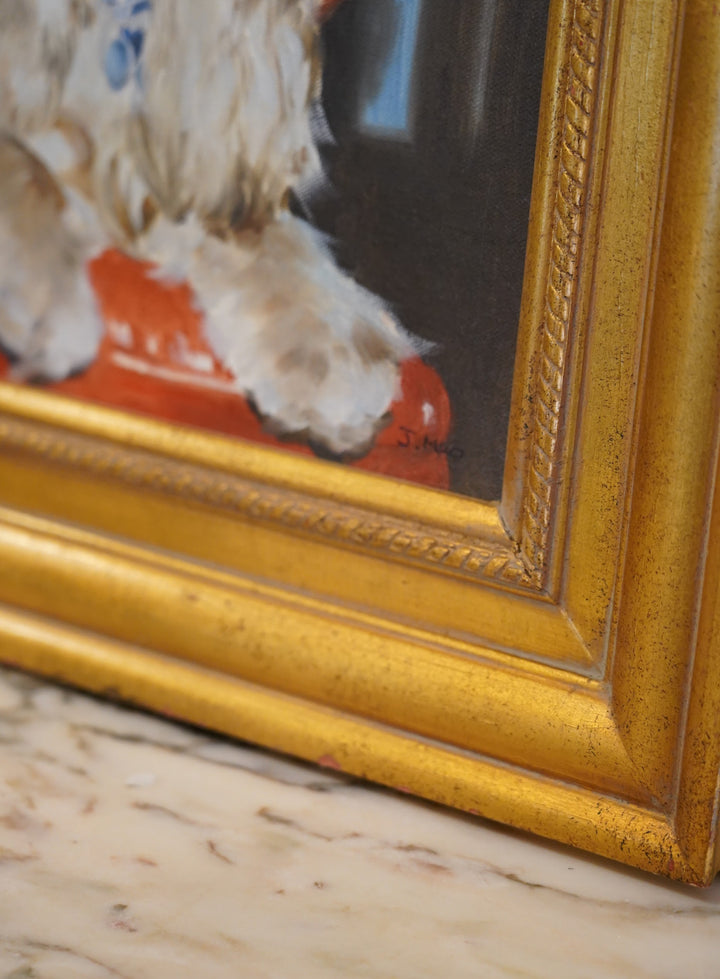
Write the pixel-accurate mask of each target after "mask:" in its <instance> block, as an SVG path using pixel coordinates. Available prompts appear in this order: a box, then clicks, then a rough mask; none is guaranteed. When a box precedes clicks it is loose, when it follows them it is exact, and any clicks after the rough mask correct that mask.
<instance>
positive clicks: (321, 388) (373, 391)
mask: <svg viewBox="0 0 720 979" xmlns="http://www.w3.org/2000/svg"><path fill="white" fill-rule="evenodd" d="M373 312H375V311H373ZM378 315H379V317H380V320H379V322H373V321H372V320H370V319H369V318H368V317H367V315H360V316H358V317H357V319H356V322H355V325H354V326H353V328H352V329H351V331H350V335H349V336H342V337H340V338H339V337H338V336H337V334H336V333H335V331H334V329H333V327H334V323H333V321H332V319H330V320H328V321H325V320H322V319H320V318H318V317H317V315H315V314H314V313H313V312H312V311H311V310H309V309H308V310H305V309H303V308H297V309H294V308H289V309H287V310H285V311H281V310H277V311H276V314H275V317H274V320H273V322H272V325H271V327H269V328H268V331H267V333H268V334H269V335H268V336H267V339H266V342H261V343H260V345H259V349H258V354H257V358H256V362H255V369H253V370H252V376H251V377H249V378H248V380H247V381H246V388H247V390H248V392H249V393H250V396H251V400H252V402H253V404H254V406H255V408H256V410H257V412H258V414H259V415H260V416H261V417H262V418H263V421H264V423H265V427H266V428H267V429H268V431H270V432H272V433H273V434H275V435H278V436H288V437H292V438H296V439H297V438H301V439H303V440H305V441H307V442H308V444H310V445H311V446H312V447H313V449H314V450H315V451H316V453H317V454H319V455H323V456H329V457H354V456H361V455H364V454H365V453H366V452H367V451H368V449H369V448H370V447H371V445H372V443H373V441H374V439H375V436H376V435H377V433H378V431H379V430H380V429H382V428H383V427H384V426H385V425H386V424H387V423H388V421H389V420H390V407H391V405H392V402H393V401H394V400H395V398H396V397H397V395H398V388H399V359H400V358H399V352H398V350H397V349H396V347H395V345H394V344H393V342H392V340H394V337H392V327H391V326H390V324H389V323H385V322H383V319H382V317H384V316H386V315H387V314H384V313H383V312H382V311H380V312H379V313H378ZM244 361H245V357H244V356H243V355H242V354H241V355H240V356H238V354H237V353H235V355H234V356H233V355H232V354H231V355H230V356H229V357H228V358H227V362H228V363H229V365H230V366H231V367H232V368H233V369H234V368H235V365H237V367H238V374H240V373H241V372H245V371H246V370H247V369H248V368H249V367H250V365H248V364H246V363H245V362H244Z"/></svg>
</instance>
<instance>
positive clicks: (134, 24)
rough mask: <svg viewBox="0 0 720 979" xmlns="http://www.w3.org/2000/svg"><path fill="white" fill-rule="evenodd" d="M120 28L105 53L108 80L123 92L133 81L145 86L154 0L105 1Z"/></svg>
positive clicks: (112, 86)
mask: <svg viewBox="0 0 720 979" xmlns="http://www.w3.org/2000/svg"><path fill="white" fill-rule="evenodd" d="M102 2H103V3H104V4H105V6H107V7H110V9H111V10H112V12H113V15H114V19H115V22H116V25H117V29H116V32H115V34H114V36H113V38H112V40H111V42H110V44H109V45H108V47H107V50H106V51H105V59H104V69H105V77H106V78H107V80H108V84H109V85H110V88H112V89H113V91H115V92H119V91H121V90H122V89H123V88H125V86H126V85H127V84H128V82H129V81H130V80H131V79H133V80H134V81H135V82H136V84H138V85H140V86H142V55H143V48H144V46H145V33H146V31H147V27H148V21H149V19H150V14H151V12H152V4H151V0H102Z"/></svg>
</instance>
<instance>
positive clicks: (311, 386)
mask: <svg viewBox="0 0 720 979" xmlns="http://www.w3.org/2000/svg"><path fill="white" fill-rule="evenodd" d="M121 2H130V0H109V2H108V0H0V341H1V342H2V343H3V344H4V346H5V347H6V348H8V349H9V350H10V351H11V352H12V353H14V354H15V355H16V357H17V358H18V361H19V367H18V369H19V371H20V373H22V374H35V375H42V376H45V377H48V378H52V379H55V378H58V377H62V376H64V375H66V374H68V373H70V372H72V371H73V370H77V369H82V368H83V367H84V366H85V365H86V364H87V363H89V362H90V361H92V359H93V357H94V356H95V354H96V351H97V346H98V343H99V338H100V336H101V331H102V327H101V324H100V322H99V319H98V316H97V313H96V311H95V308H94V305H93V300H92V296H91V294H90V289H89V287H88V286H87V282H86V279H85V266H86V263H87V261H88V259H89V258H90V257H92V255H94V254H95V253H97V252H98V251H99V250H100V249H102V248H104V247H107V246H108V245H110V244H114V245H117V246H120V247H123V248H125V249H126V250H127V251H129V252H130V253H131V254H135V255H137V256H139V257H142V258H145V259H149V260H151V261H153V262H155V263H156V264H157V265H158V272H157V274H158V275H159V276H161V277H162V276H165V277H176V278H177V277H183V278H186V279H187V280H188V281H189V283H190V284H191V286H192V287H193V289H194V291H195V294H196V297H197V301H198V304H199V306H200V308H201V309H202V310H203V312H204V314H205V321H206V330H207V336H208V340H209V343H210V345H211V347H212V349H213V350H214V352H215V353H216V355H217V356H218V358H219V359H220V360H221V361H222V362H223V363H224V364H225V365H226V366H227V367H228V368H229V369H230V370H231V371H232V372H233V374H234V376H235V378H236V382H237V385H238V388H239V389H240V390H242V391H243V392H244V393H245V394H246V395H247V396H248V397H249V398H250V399H251V400H252V402H253V403H254V404H255V406H256V407H257V410H258V411H259V413H260V414H261V415H262V416H263V417H265V418H266V419H267V424H268V426H269V427H270V428H271V429H272V430H275V431H277V432H281V433H287V434H295V435H299V434H303V435H305V436H306V437H307V438H308V440H309V441H311V442H312V443H315V444H317V445H319V446H322V447H323V449H324V450H327V451H330V452H333V453H337V454H342V453H348V452H358V451H362V450H363V449H364V448H365V447H367V445H368V444H369V443H370V442H371V440H372V438H373V435H374V433H375V432H376V430H377V428H378V426H379V425H380V424H382V422H383V419H384V417H385V416H386V413H387V412H388V409H389V407H390V405H391V403H392V400H393V398H394V397H395V396H396V394H397V385H398V363H399V362H400V361H401V360H402V359H403V358H404V357H407V356H410V355H411V354H412V353H413V350H414V345H413V341H412V340H411V339H410V338H409V337H408V336H407V335H406V334H405V333H404V332H403V331H402V329H401V328H400V327H399V326H398V324H397V323H396V322H395V320H394V319H393V317H392V316H391V315H390V313H389V312H388V311H387V309H385V308H384V307H383V304H382V303H381V302H380V301H379V300H378V299H377V298H376V297H374V296H372V295H371V294H369V293H368V292H367V291H366V290H364V289H362V288H360V287H359V286H358V285H357V284H356V283H354V282H353V281H352V280H351V279H349V278H348V277H347V276H345V275H344V274H343V273H341V272H340V271H339V270H338V268H337V266H336V264H335V262H334V261H333V259H332V257H331V254H330V251H329V249H328V247H327V244H326V242H325V241H324V239H323V238H322V236H321V235H319V234H318V233H317V232H316V231H314V230H313V229H312V228H310V227H309V226H308V225H307V224H305V223H304V222H303V221H301V220H299V219H297V218H295V217H293V216H291V215H290V214H289V213H288V212H287V210H286V208H285V200H286V196H287V192H288V190H289V189H291V188H293V187H294V186H297V185H300V184H307V183H312V181H313V179H314V178H315V176H316V175H317V172H318V168H319V161H318V156H317V151H316V148H315V146H314V144H313V139H312V135H311V126H310V115H311V113H310V110H311V106H312V105H313V102H314V100H316V99H317V98H318V96H319V71H318V65H317V55H316V40H317V14H318V6H319V2H320V0H203V2H202V3H201V2H198V0H152V13H151V14H150V15H149V18H148V19H149V27H148V30H147V34H146V38H145V45H144V48H143V49H142V63H141V71H142V74H141V75H137V76H134V77H133V79H131V80H130V81H129V82H128V84H126V85H125V86H123V87H122V88H119V89H118V90H117V91H115V90H113V89H112V88H111V87H110V85H109V84H108V83H107V80H106V78H105V75H104V72H103V53H104V52H105V51H106V50H107V47H108V45H109V44H110V43H111V40H112V36H113V32H114V31H116V30H117V11H116V9H114V6H115V7H117V4H118V3H121ZM18 188H19V190H18ZM10 256H12V257H13V262H12V263H11V262H10V261H9V258H10ZM39 283H42V288H40V289H38V284H39ZM33 291H35V293H36V295H34V297H33ZM38 297H40V298H38Z"/></svg>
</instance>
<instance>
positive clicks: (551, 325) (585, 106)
mask: <svg viewBox="0 0 720 979" xmlns="http://www.w3.org/2000/svg"><path fill="white" fill-rule="evenodd" d="M603 5H604V0H576V3H575V9H574V11H573V24H572V31H571V39H570V55H569V59H568V63H567V85H566V90H565V105H564V119H563V133H562V142H561V147H560V161H559V162H560V165H559V173H558V179H557V190H556V194H555V208H554V214H553V229H552V244H551V249H550V265H549V269H548V275H547V288H546V292H545V309H544V317H543V323H542V327H541V331H542V335H541V340H540V350H539V355H538V372H537V375H536V377H537V382H536V385H535V390H534V392H533V394H534V398H533V413H534V417H533V433H532V448H531V450H530V465H529V470H528V477H527V483H526V487H525V499H524V501H523V518H522V526H521V534H520V553H521V556H522V560H523V561H524V563H525V566H526V568H527V569H528V572H529V574H530V576H531V578H532V579H533V582H534V583H535V585H536V586H537V587H540V586H541V585H542V582H543V578H544V573H545V567H546V564H547V556H548V554H547V552H548V541H549V536H550V526H551V519H552V509H553V499H554V492H553V487H554V483H555V478H554V477H555V470H556V469H557V466H558V464H559V461H560V452H561V445H560V437H559V432H560V415H561V410H562V395H563V387H564V381H565V369H566V365H567V349H568V337H569V334H570V329H571V316H572V309H573V302H574V297H575V292H576V287H577V270H578V257H579V253H580V248H581V243H582V231H583V223H584V222H583V218H584V210H585V202H586V197H587V183H588V164H587V161H588V157H589V150H590V141H591V136H592V129H593V122H594V108H595V94H596V85H597V64H598V53H599V38H600V32H601V29H602V20H603V17H602V13H603V10H602V8H603Z"/></svg>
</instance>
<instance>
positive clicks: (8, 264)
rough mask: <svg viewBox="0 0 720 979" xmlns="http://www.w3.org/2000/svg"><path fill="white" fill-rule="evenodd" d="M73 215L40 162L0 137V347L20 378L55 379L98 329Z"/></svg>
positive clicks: (72, 366)
mask: <svg viewBox="0 0 720 979" xmlns="http://www.w3.org/2000/svg"><path fill="white" fill-rule="evenodd" d="M76 218H77V214H76V213H74V211H73V208H72V206H71V204H70V203H69V202H68V199H67V197H66V194H65V193H64V192H63V190H62V188H61V187H60V185H59V184H58V183H57V181H56V180H55V179H54V178H53V177H52V175H51V174H50V172H49V171H48V170H47V168H46V167H45V166H44V165H43V164H42V163H41V162H40V160H39V159H38V158H37V157H36V156H34V155H33V154H32V153H31V152H30V150H28V149H27V147H25V146H24V145H23V144H22V143H21V142H19V141H18V140H17V139H15V138H14V137H12V136H9V135H2V134H0V344H1V345H2V346H3V347H4V349H5V350H6V351H7V352H8V353H10V354H11V356H13V357H14V358H15V360H16V364H15V374H16V376H18V377H20V378H33V379H35V378H36V379H42V380H59V379H61V378H63V377H66V376H67V375H69V374H71V373H73V372H75V371H77V370H80V369H81V368H83V367H85V366H86V365H87V364H88V363H89V362H90V361H92V360H93V358H94V357H95V354H96V353H97V348H98V345H99V341H100V336H101V333H102V324H101V321H100V318H99V316H98V313H97V311H96V308H95V302H94V299H93V295H92V292H91V289H90V285H89V283H88V280H87V277H86V273H85V263H86V260H87V258H88V257H89V247H88V243H87V242H85V241H83V238H82V235H81V233H80V231H79V229H78V227H75V226H74V222H75V219H76Z"/></svg>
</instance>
